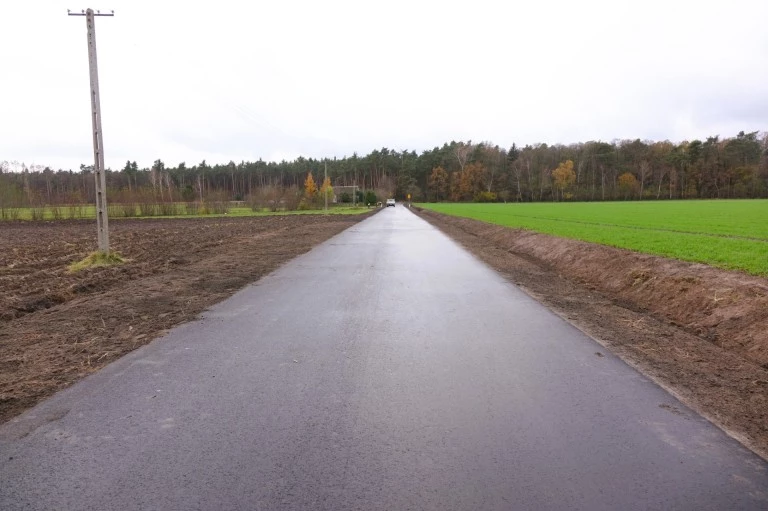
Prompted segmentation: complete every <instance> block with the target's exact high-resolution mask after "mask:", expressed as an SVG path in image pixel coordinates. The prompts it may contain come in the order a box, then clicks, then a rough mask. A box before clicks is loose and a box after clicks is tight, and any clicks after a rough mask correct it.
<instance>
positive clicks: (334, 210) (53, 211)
mask: <svg viewBox="0 0 768 511" xmlns="http://www.w3.org/2000/svg"><path fill="white" fill-rule="evenodd" d="M178 210H179V211H180V213H179V214H177V215H160V214H152V215H141V214H140V211H139V208H138V207H137V208H136V210H135V211H136V214H135V215H133V216H125V215H121V214H119V213H118V214H115V213H110V216H109V219H110V220H113V219H114V220H121V219H123V218H194V217H200V218H216V217H232V216H237V217H245V216H271V215H319V214H329V215H355V214H360V213H366V212H368V211H370V209H369V208H366V207H362V206H358V207H352V206H334V207H329V208H328V211H327V212H325V211H323V210H322V209H309V210H303V211H270V210H268V209H263V210H257V211H254V210H252V209H251V208H249V207H243V206H235V207H231V208H229V209H228V211H227V212H226V213H196V214H188V213H186V212H184V213H182V211H185V210H184V204H183V203H182V204H180V207H179V208H178ZM90 218H96V208H95V207H94V206H90V205H89V206H85V205H79V206H71V207H70V206H62V207H60V208H51V207H43V208H15V211H14V214H13V215H9V214H7V215H5V217H4V218H3V217H0V221H2V220H24V221H52V220H67V219H69V220H73V219H74V220H80V219H90Z"/></svg>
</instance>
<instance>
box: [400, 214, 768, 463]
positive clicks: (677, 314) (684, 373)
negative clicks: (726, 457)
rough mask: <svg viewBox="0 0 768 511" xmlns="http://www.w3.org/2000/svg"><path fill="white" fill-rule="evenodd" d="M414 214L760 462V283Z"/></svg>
mask: <svg viewBox="0 0 768 511" xmlns="http://www.w3.org/2000/svg"><path fill="white" fill-rule="evenodd" d="M414 211H416V210H415V209H414ZM416 212H417V214H419V215H420V216H421V217H422V218H424V219H425V220H427V221H429V222H430V223H432V224H433V225H435V226H436V227H438V228H439V229H441V230H442V231H443V232H445V233H446V234H448V235H449V236H451V237H452V238H454V239H455V240H456V241H458V242H459V243H461V244H462V245H464V246H465V247H466V248H467V249H468V250H470V251H471V252H472V253H473V254H475V256H477V257H478V258H480V259H481V260H483V261H484V262H485V263H487V264H488V265H490V266H491V267H493V268H495V269H496V270H497V271H499V272H500V273H502V274H503V275H504V276H506V277H507V278H508V279H509V280H511V281H512V282H514V283H515V284H517V285H518V286H520V287H521V288H522V289H524V290H525V291H526V292H527V293H529V294H530V295H531V296H533V297H534V298H536V299H537V300H539V301H540V302H542V303H544V304H546V305H547V306H548V307H550V308H551V309H552V310H554V311H555V312H556V313H557V314H559V315H560V316H562V317H564V318H566V319H567V320H568V321H569V322H571V323H572V324H574V325H576V326H577V327H578V328H580V329H581V330H583V331H584V332H586V333H588V334H589V335H591V336H592V337H593V338H595V339H596V340H597V341H598V342H600V343H601V344H602V345H604V346H605V347H606V348H608V349H610V350H611V351H612V352H613V353H615V354H617V355H618V356H620V357H621V358H622V359H623V360H625V361H626V362H627V363H629V364H630V365H632V366H633V367H635V368H637V369H638V370H640V371H641V372H642V373H644V374H646V375H647V376H649V377H650V378H652V379H653V380H654V381H656V382H657V383H658V384H660V385H661V386H662V387H664V388H666V389H667V390H668V391H670V392H671V393H672V394H674V395H675V396H677V397H678V398H679V399H680V400H681V401H683V402H684V403H685V404H687V405H688V406H690V407H691V408H693V409H694V410H696V411H698V412H699V413H700V414H702V415H703V416H704V417H706V418H708V419H709V420H710V421H711V422H713V423H714V424H716V425H718V426H719V427H720V428H722V429H723V430H724V431H726V432H727V433H728V434H730V435H731V436H733V437H734V438H736V439H738V440H739V441H741V442H742V443H743V444H744V445H746V446H747V447H749V448H751V449H752V450H753V451H755V452H756V453H757V454H759V455H761V456H762V457H763V458H765V459H768V279H762V278H758V277H751V276H748V275H744V274H741V273H737V272H729V271H724V270H718V269H715V268H711V267H708V266H705V265H700V264H691V263H685V262H681V261H675V260H670V259H665V258H660V257H655V256H649V255H644V254H638V253H635V252H630V251H627V250H621V249H615V248H611V247H604V246H601V245H595V244H591V243H584V242H580V241H575V240H568V239H563V238H556V237H554V236H548V235H545V234H538V233H533V232H529V231H522V230H514V229H508V228H504V227H500V226H495V225H491V224H487V223H484V222H479V221H477V220H471V219H466V218H457V217H451V216H447V215H442V214H439V213H435V212H432V211H427V210H422V211H416Z"/></svg>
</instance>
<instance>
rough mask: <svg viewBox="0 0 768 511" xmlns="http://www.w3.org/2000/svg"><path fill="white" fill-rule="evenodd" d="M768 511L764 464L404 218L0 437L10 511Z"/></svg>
mask: <svg viewBox="0 0 768 511" xmlns="http://www.w3.org/2000/svg"><path fill="white" fill-rule="evenodd" d="M598 353H599V354H598ZM766 507H768V465H766V463H765V462H764V461H762V460H761V459H760V458H758V457H757V456H755V455H754V454H752V453H751V452H749V451H748V450H746V449H745V448H743V447H742V446H740V445H739V444H738V443H737V442H736V441H734V440H732V439H730V438H729V437H727V436H726V435H725V434H724V433H723V432H721V431H720V430H719V429H717V428H715V427H714V426H712V425H711V424H710V423H709V422H707V421H706V420H704V419H703V418H701V417H700V416H698V415H697V414H695V413H694V412H692V411H691V410H689V409H688V408H686V407H685V406H684V405H682V404H681V403H679V402H678V401H677V400H675V399H674V398H673V397H672V396H670V395H669V394H668V393H666V392H665V391H664V390H662V389H661V388H659V387H658V386H656V385H655V384H654V383H652V382H651V381H649V380H648V379H647V378H645V377H644V376H642V375H640V374H639V373H637V372H636V371H635V370H634V369H632V368H630V367H629V366H627V365H626V364H624V363H623V362H622V361H621V360H619V359H618V358H616V357H614V356H612V355H611V354H610V353H606V352H605V350H604V349H603V348H602V347H601V346H600V345H598V344H597V343H596V342H595V341H594V340H592V339H590V338H589V337H587V336H586V335H585V334H583V333H582V332H580V331H579V330H578V329H576V328H575V327H573V326H572V325H570V324H568V323H567V322H565V321H564V320H563V319H561V318H559V317H558V316H556V315H555V314H554V313H552V312H551V311H549V310H548V309H546V308H545V307H544V306H543V305H541V304H539V303H537V302H536V301H535V300H533V299H532V298H530V297H529V296H527V295H526V294H525V293H523V292H522V291H521V290H519V289H518V288H516V287H515V286H513V285H512V284H510V283H509V282H507V281H506V280H505V279H504V278H503V277H501V276H500V275H499V274H497V273H496V272H494V271H493V270H491V269H490V268H489V267H487V266H485V265H484V264H482V263H481V262H479V261H478V260H477V259H475V258H474V257H473V256H471V255H470V254H469V253H468V252H466V251H465V250H464V249H462V248H461V247H460V246H458V245H457V244H456V243H455V242H453V241H452V240H450V239H449V238H448V237H446V236H445V235H444V234H442V233H441V232H440V231H438V230H437V229H435V228H434V227H432V226H431V225H429V224H428V223H426V222H425V221H423V220H421V219H420V218H418V217H417V216H415V215H413V214H411V213H410V212H409V211H407V210H406V209H405V208H403V207H402V206H401V205H398V206H396V207H395V208H386V209H385V210H384V211H381V212H380V213H378V214H376V215H374V216H372V217H371V218H368V219H366V220H364V221H362V222H361V223H359V224H356V225H354V226H353V227H351V228H349V229H347V230H346V231H344V232H343V233H341V234H339V235H337V236H336V237H334V238H332V239H330V240H329V241H327V242H326V243H323V244H321V245H319V246H317V247H315V249H313V250H312V251H310V252H309V253H307V254H304V255H302V256H300V257H298V258H296V259H294V260H293V261H291V262H289V263H288V264H286V265H284V266H283V267H281V268H280V269H278V270H277V271H275V272H273V273H272V274H270V275H268V276H267V277H265V278H263V279H261V280H260V281H258V282H257V283H255V284H254V285H251V286H248V287H247V288H245V289H243V290H242V291H240V292H238V293H237V294H236V295H234V296H232V297H231V298H229V299H228V300H225V301H224V302H221V303H220V304H218V305H216V306H215V307H213V308H211V309H210V310H209V311H207V312H206V313H205V314H203V316H202V317H201V319H200V320H198V321H194V322H191V323H188V324H185V325H183V326H181V327H179V328H176V329H174V330H172V331H171V332H170V333H169V334H168V335H166V336H165V337H163V338H162V339H160V340H157V341H155V342H153V343H152V344H150V345H148V346H145V347H143V348H141V349H139V350H137V351H135V352H133V353H131V354H129V355H127V356H126V357H124V358H123V359H121V360H119V361H117V362H115V363H113V364H111V365H110V366H108V367H106V368H105V369H103V370H102V371H101V372H99V373H97V374H95V375H93V376H91V377H89V378H87V379H85V380H83V381H81V382H79V383H77V384H75V385H73V386H72V387H71V388H69V389H67V390H65V391H63V392H60V393H59V394H57V395H55V396H54V397H52V398H51V399H49V400H47V401H45V402H43V403H41V404H40V405H39V406H37V407H35V408H33V409H32V410H30V411H29V412H27V413H25V414H23V415H22V416H20V417H19V418H17V419H15V420H13V421H11V422H9V423H7V424H5V425H4V426H2V427H0V509H9V510H10V509H99V510H106V509H121V510H125V509H165V510H172V509H329V510H342V509H366V510H367V509H371V510H375V509H387V510H389V509H441V510H442V509H473V510H475V509H488V510H495V509H499V510H501V509H590V510H596V509H765V508H766Z"/></svg>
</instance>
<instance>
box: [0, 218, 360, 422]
mask: <svg viewBox="0 0 768 511" xmlns="http://www.w3.org/2000/svg"><path fill="white" fill-rule="evenodd" d="M368 216H370V215H369V214H362V215H331V216H323V215H296V216H267V217H250V218H215V219H205V218H190V219H164V220H157V219H146V220H144V219H143V220H121V221H119V222H117V221H116V222H112V223H111V224H110V228H111V229H110V231H111V232H110V238H111V240H110V241H111V244H112V247H113V249H114V250H116V251H118V252H120V253H121V254H122V255H123V256H124V257H126V258H127V259H128V262H127V263H126V264H123V265H120V266H114V267H104V268H91V269H87V270H84V271H81V272H78V273H74V274H73V273H70V272H68V271H67V266H68V265H69V264H70V263H72V262H73V261H77V260H80V259H82V258H83V257H85V256H86V255H87V254H88V253H89V252H91V251H93V250H95V249H96V246H95V238H96V236H95V234H96V233H95V225H94V223H93V222H92V221H63V222H46V223H27V222H16V223H3V224H0V289H2V290H3V292H2V293H0V295H1V296H0V423H2V422H4V421H6V420H8V419H10V418H11V417H13V416H14V415H17V414H18V413H20V412H22V411H23V410H25V409H26V408H29V407H30V406H33V405H34V404H35V403H37V402H38V401H40V400H41V399H43V398H45V397H47V396H49V395H51V394H53V393H54V392H56V391H57V390H59V389H61V388H63V387H65V386H67V385H70V384H72V383H73V382H75V381H77V380H79V379H80V378H82V377H84V376H86V375H88V374H90V373H92V372H94V371H97V370H98V369H99V368H101V367H103V366H104V365H106V364H108V363H109V362H111V361H113V360H115V359H117V358H119V357H121V356H122V355H124V354H125V353H127V352H129V351H131V350H133V349H136V348H138V347H140V346H142V345H144V344H147V343H148V342H150V341H151V340H152V339H154V338H156V337H157V336H159V335H161V334H162V333H164V332H165V331H166V330H168V329H170V328H172V327H174V326H176V325H178V324H180V323H183V322H185V321H189V320H191V319H193V318H194V317H195V316H197V315H198V314H199V313H200V312H202V311H203V310H205V309H206V308H207V307H209V306H211V305H213V304H214V303H216V302H219V301H221V300H223V299H224V298H226V297H228V296H230V295H232V294H233V293H234V292H235V291H237V290H238V289H240V288H242V287H243V286H245V285H247V284H249V283H251V282H254V281H256V280H258V279H259V278H260V277H262V276H263V275H265V274H267V273H269V272H271V271H272V270H274V269H276V268H277V267H278V266H280V265H281V264H283V263H285V262H286V261H288V260H290V259H292V258H294V257H296V256H297V255H300V254H302V253H304V252H307V251H308V250H309V249H311V248H312V247H313V246H315V245H317V244H318V243H321V242H323V241H325V240H327V239H328V238H330V237H332V236H334V235H336V234H338V233H339V232H341V231H343V230H344V229H346V228H347V227H350V226H351V225H353V224H355V223H357V222H359V221H361V220H363V219H364V218H366V217H368Z"/></svg>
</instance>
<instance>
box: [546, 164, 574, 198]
mask: <svg viewBox="0 0 768 511" xmlns="http://www.w3.org/2000/svg"><path fill="white" fill-rule="evenodd" d="M552 181H553V182H554V184H555V188H557V190H558V191H559V192H560V200H563V198H565V195H566V194H565V191H566V190H568V189H569V188H570V187H571V186H573V183H575V182H576V172H575V171H574V170H573V162H572V161H571V160H566V161H564V162H563V163H561V164H560V165H558V166H557V168H556V169H555V170H553V171H552Z"/></svg>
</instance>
